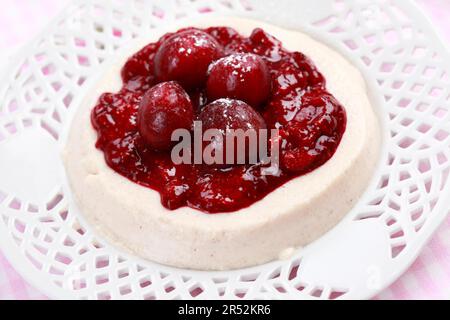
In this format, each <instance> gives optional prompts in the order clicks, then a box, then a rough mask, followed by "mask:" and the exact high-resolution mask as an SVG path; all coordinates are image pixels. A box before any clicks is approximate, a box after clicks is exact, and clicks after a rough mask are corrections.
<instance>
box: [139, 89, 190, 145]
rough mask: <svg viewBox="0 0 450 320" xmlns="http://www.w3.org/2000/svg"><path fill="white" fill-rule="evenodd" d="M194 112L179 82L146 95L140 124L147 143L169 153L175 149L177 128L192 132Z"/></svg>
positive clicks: (141, 106)
mask: <svg viewBox="0 0 450 320" xmlns="http://www.w3.org/2000/svg"><path fill="white" fill-rule="evenodd" d="M193 119H194V110H193V106H192V103H191V100H190V98H189V95H188V94H187V93H186V91H185V90H184V89H183V88H182V87H181V86H180V85H179V84H178V83H176V82H173V81H170V82H163V83H160V84H158V85H156V86H154V87H152V88H151V89H150V90H148V91H147V92H146V93H145V95H144V96H143V98H142V100H141V102H140V106H139V111H138V116H137V125H138V129H139V133H140V135H141V136H142V138H143V139H144V140H145V142H146V143H147V144H148V145H149V146H150V147H151V148H153V149H155V150H169V149H170V148H171V147H172V146H173V142H172V141H171V138H172V133H173V131H174V130H176V129H191V127H192V123H193Z"/></svg>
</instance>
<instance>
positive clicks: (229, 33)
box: [91, 27, 346, 213]
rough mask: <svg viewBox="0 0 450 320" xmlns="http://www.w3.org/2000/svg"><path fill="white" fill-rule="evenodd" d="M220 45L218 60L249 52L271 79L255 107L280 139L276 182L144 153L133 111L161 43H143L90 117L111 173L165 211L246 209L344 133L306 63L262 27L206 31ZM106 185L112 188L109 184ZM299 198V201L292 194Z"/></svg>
mask: <svg viewBox="0 0 450 320" xmlns="http://www.w3.org/2000/svg"><path fill="white" fill-rule="evenodd" d="M204 31H206V32H207V33H208V34H210V35H211V36H213V37H214V38H215V39H216V40H217V41H218V42H219V43H220V44H221V45H222V46H223V47H224V51H225V55H229V54H232V53H237V52H245V53H247V52H248V53H254V54H257V55H260V56H261V57H263V58H264V60H265V62H266V63H267V65H268V67H269V69H270V74H271V81H272V92H271V95H270V98H269V99H268V100H267V101H266V102H265V103H264V105H263V106H261V107H258V112H260V113H261V115H262V116H263V118H264V120H265V121H266V124H267V126H268V128H277V129H279V130H280V135H281V137H282V139H283V142H282V149H281V155H280V158H281V159H280V162H281V171H280V174H279V175H278V176H267V175H266V176H265V175H262V174H261V167H262V165H236V166H233V167H230V168H226V169H224V168H217V167H213V166H208V165H187V164H182V165H174V164H173V163H172V161H171V157H170V152H169V151H167V152H157V151H154V150H152V149H150V148H149V147H148V146H147V145H146V143H145V142H144V140H143V139H142V137H141V136H140V135H139V133H138V128H137V122H136V117H137V110H138V108H139V102H140V100H141V99H142V97H143V95H144V93H145V92H146V91H147V90H148V89H149V88H151V87H152V86H154V85H155V84H157V83H158V82H157V80H156V77H155V75H154V57H155V53H156V51H157V50H158V48H159V46H160V45H161V43H162V42H163V41H164V40H165V39H167V38H168V37H169V36H170V35H171V34H168V35H166V36H164V37H163V38H162V39H160V41H158V42H157V43H152V44H149V45H147V46H146V47H145V48H143V49H142V50H141V51H139V52H137V53H136V54H135V55H134V56H132V57H131V58H130V59H129V60H128V61H127V63H126V64H125V66H124V67H123V70H122V79H123V87H122V89H121V90H120V91H119V92H117V93H104V94H103V95H102V96H101V97H100V99H99V101H98V103H97V105H96V106H95V108H94V109H93V111H92V115H91V119H92V124H93V126H94V128H95V130H96V131H97V133H98V141H97V144H96V147H97V148H98V149H100V150H102V151H103V152H104V155H105V159H106V162H107V164H108V166H110V167H111V168H112V169H113V170H115V171H116V172H117V173H119V174H121V175H123V176H124V177H126V178H128V179H130V180H131V181H134V182H136V183H138V184H140V185H142V186H144V187H148V188H151V189H154V190H156V191H158V192H159V193H160V195H161V202H162V205H163V206H164V207H166V208H168V209H171V210H173V209H177V208H180V207H184V206H188V207H191V208H195V209H198V210H201V211H202V212H205V213H224V212H233V211H236V210H239V209H242V208H245V207H248V206H250V205H251V204H253V203H255V202H256V201H258V200H261V199H262V198H264V197H265V196H266V195H267V194H269V193H270V192H271V191H273V190H275V189H276V188H278V187H280V186H281V185H283V184H284V183H286V182H287V181H289V180H292V179H294V178H296V177H299V176H301V175H303V174H305V173H308V172H310V171H312V170H314V169H316V168H318V167H319V166H321V165H322V164H324V163H325V162H326V161H327V160H329V159H330V158H331V157H332V156H333V154H334V153H335V151H336V149H337V147H338V145H339V143H340V141H341V138H342V136H343V134H344V132H345V128H346V113H345V110H344V108H343V106H342V105H341V104H340V103H339V102H338V101H337V100H336V99H335V98H334V97H333V96H332V95H331V94H330V93H329V92H327V90H326V82H325V79H324V77H323V76H322V75H321V73H320V72H319V71H318V70H317V68H316V67H315V65H314V64H313V62H312V61H311V60H310V59H308V58H307V57H306V56H305V55H303V54H302V53H299V52H289V51H287V50H285V49H284V48H283V46H282V43H281V42H280V41H278V40H277V39H275V38H273V37H272V36H270V35H268V34H267V33H265V32H264V31H263V30H261V29H256V30H255V31H254V32H253V34H252V35H251V36H250V37H243V36H241V35H239V34H238V33H237V32H236V31H235V30H233V29H231V28H226V27H213V28H208V29H205V30H204ZM189 95H190V97H191V100H192V102H193V103H194V106H195V108H196V113H198V112H199V111H200V110H201V109H202V107H204V106H205V105H206V104H207V103H209V102H211V101H207V98H206V96H207V94H206V90H205V88H204V87H200V88H195V89H190V92H189ZM112 187H113V186H112ZM299 196H301V195H299Z"/></svg>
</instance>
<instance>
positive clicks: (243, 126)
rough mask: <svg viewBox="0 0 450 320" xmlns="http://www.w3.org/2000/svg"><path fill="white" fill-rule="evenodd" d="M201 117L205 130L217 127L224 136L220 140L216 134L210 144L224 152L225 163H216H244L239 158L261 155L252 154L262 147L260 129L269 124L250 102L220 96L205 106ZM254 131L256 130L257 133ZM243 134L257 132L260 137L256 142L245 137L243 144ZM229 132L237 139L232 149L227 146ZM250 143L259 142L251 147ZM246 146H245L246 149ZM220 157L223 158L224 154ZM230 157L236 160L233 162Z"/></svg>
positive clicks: (252, 157) (223, 161)
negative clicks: (240, 142)
mask: <svg viewBox="0 0 450 320" xmlns="http://www.w3.org/2000/svg"><path fill="white" fill-rule="evenodd" d="M199 120H200V121H201V122H202V128H203V132H204V134H205V133H206V132H207V130H210V129H215V130H217V133H220V134H221V137H222V139H218V140H217V139H215V137H213V141H211V144H210V146H214V148H213V149H214V153H217V152H220V153H221V154H222V155H223V158H222V161H221V162H222V163H216V164H219V165H224V164H227V165H228V164H240V163H238V162H243V163H249V162H250V160H252V159H254V160H256V161H257V160H258V155H257V154H250V152H251V151H256V152H257V151H258V147H259V144H258V142H259V133H260V130H263V129H266V128H267V126H266V123H265V121H264V118H263V117H262V116H261V115H260V114H259V113H258V112H257V111H255V110H254V109H253V108H252V107H251V106H249V105H248V104H247V103H245V102H243V101H240V100H234V99H219V100H216V101H214V102H212V103H210V104H208V105H207V106H206V107H204V108H203V109H202V111H201V112H200V114H199ZM239 129H240V130H242V131H241V132H240V133H237V131H236V130H239ZM232 130H234V132H233V131H232ZM250 131H254V133H252V132H250ZM239 134H243V136H242V137H244V138H245V139H246V135H247V134H251V135H252V134H254V135H255V137H256V140H254V141H252V142H250V141H251V140H250V139H248V140H243V141H244V144H243V145H239V144H238V140H239V139H237V138H236V137H238V136H239ZM232 135H234V137H233V136H232ZM227 136H231V138H234V139H235V140H234V148H233V149H231V150H227V141H228V139H227ZM204 138H205V137H204ZM241 141H242V140H241ZM250 143H256V144H257V145H256V146H254V147H255V148H250ZM244 148H245V150H243V149H244ZM227 153H228V155H227ZM230 153H231V154H230ZM238 153H240V154H242V156H241V157H239V154H238ZM227 156H228V157H227ZM239 159H240V160H239ZM218 160H219V161H220V157H219V158H218ZM230 160H232V162H233V163H230ZM238 160H239V161H238ZM252 164H253V163H252ZM225 166H226V165H225Z"/></svg>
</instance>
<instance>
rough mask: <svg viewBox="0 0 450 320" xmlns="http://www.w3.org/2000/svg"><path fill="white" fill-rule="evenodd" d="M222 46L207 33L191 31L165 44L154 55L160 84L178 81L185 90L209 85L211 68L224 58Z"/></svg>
mask: <svg viewBox="0 0 450 320" xmlns="http://www.w3.org/2000/svg"><path fill="white" fill-rule="evenodd" d="M222 55H223V48H222V46H221V45H220V44H219V43H218V42H217V41H216V40H215V39H214V38H213V37H212V36H210V35H209V34H207V33H206V32H203V31H200V30H197V29H189V30H185V31H182V32H179V33H176V34H175V35H173V36H171V37H169V38H168V39H166V40H165V41H163V42H162V44H161V46H160V47H159V49H158V51H157V52H156V55H155V75H156V77H157V78H158V79H159V80H160V81H170V80H174V81H178V82H180V83H181V84H182V85H183V86H184V87H185V88H186V89H188V90H190V89H193V88H198V87H199V86H201V85H203V84H204V83H205V81H206V74H207V71H208V67H209V65H210V64H211V63H212V62H213V61H215V60H217V59H219V58H220V57H222Z"/></svg>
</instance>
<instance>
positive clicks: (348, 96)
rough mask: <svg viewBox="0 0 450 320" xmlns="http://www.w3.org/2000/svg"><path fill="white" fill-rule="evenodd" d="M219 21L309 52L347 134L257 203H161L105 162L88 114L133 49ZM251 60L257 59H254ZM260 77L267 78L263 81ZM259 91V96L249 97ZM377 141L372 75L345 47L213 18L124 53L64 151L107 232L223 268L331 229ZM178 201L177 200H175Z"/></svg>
mask: <svg viewBox="0 0 450 320" xmlns="http://www.w3.org/2000/svg"><path fill="white" fill-rule="evenodd" d="M216 25H225V26H229V27H231V28H234V29H235V30H237V31H238V32H239V34H241V35H243V36H245V37H249V36H250V35H251V34H252V32H253V30H254V29H257V28H261V29H262V30H264V31H265V32H267V33H268V34H271V35H272V36H274V37H275V38H276V39H278V40H279V41H280V43H282V45H283V48H285V49H287V50H289V51H290V52H301V53H303V54H305V55H306V56H307V57H309V58H310V59H311V60H312V62H313V63H314V65H315V66H316V67H317V70H318V71H319V72H320V74H322V75H323V77H324V79H326V90H327V92H329V93H330V95H332V99H336V101H339V104H341V105H342V106H344V108H345V115H346V125H345V132H343V130H342V133H343V135H342V137H340V138H339V139H340V143H339V141H338V142H337V143H336V144H335V149H330V152H329V153H328V155H329V157H328V158H326V159H324V160H323V161H319V162H317V163H315V166H311V167H307V166H306V167H301V169H302V170H303V168H306V169H305V170H304V171H303V172H301V174H299V175H298V176H296V177H294V178H292V179H286V180H284V181H281V180H274V183H271V184H268V186H267V188H266V189H265V190H266V191H265V192H263V193H259V194H257V195H255V196H254V198H251V200H252V201H247V202H246V201H241V202H237V201H236V202H234V204H233V205H230V206H218V205H212V206H211V205H210V203H212V202H213V201H212V200H213V199H211V202H208V201H206V202H205V201H203V202H200V201H199V202H195V201H194V200H196V199H195V198H193V199H194V200H190V201H187V202H186V203H188V204H191V203H194V205H186V203H181V205H180V204H179V203H178V202H176V201H175V202H173V201H172V202H167V203H165V202H163V204H164V205H163V204H162V203H161V196H160V193H161V192H160V190H153V189H152V188H147V187H145V185H144V184H139V183H135V182H136V181H135V179H133V177H135V175H132V176H127V175H125V174H124V173H123V172H121V171H120V170H119V169H118V168H116V167H114V162H111V161H110V162H108V161H105V154H106V160H108V155H107V151H108V150H107V149H103V150H100V149H101V147H102V146H101V144H99V141H98V139H99V136H98V132H97V131H96V129H98V125H96V122H95V120H96V119H95V112H93V113H92V114H94V117H93V118H94V120H93V123H94V126H95V127H96V128H95V129H94V127H93V126H92V124H91V119H90V117H91V112H92V109H93V107H94V106H96V105H98V104H97V103H98V101H99V98H100V100H101V97H102V94H103V93H105V92H119V91H120V90H121V88H122V85H123V84H122V79H121V69H122V67H123V66H124V65H125V63H126V62H127V61H130V60H129V57H130V56H131V55H133V54H134V53H135V52H137V51H138V50H140V49H141V48H143V47H144V46H146V45H147V44H149V43H156V42H157V41H158V39H160V38H161V37H162V36H163V35H165V34H166V33H167V32H173V31H176V30H179V29H180V28H182V27H197V28H207V27H211V26H216ZM261 41H263V39H262V40H261ZM208 49H211V48H208ZM213 49H214V48H212V49H211V50H213ZM163 51H164V50H163ZM169 51H170V50H169ZM216 58H219V54H218V57H216ZM225 59H226V58H225ZM161 60H162V61H163V62H164V59H162V58H161ZM225 62H226V61H225ZM254 63H255V64H257V63H259V62H258V61H256V60H255V62H254ZM219 67H220V60H219V62H218V67H217V68H218V69H220V68H219ZM214 68H215V66H213V67H211V68H210V72H211V74H212V73H214V72H215V70H214ZM160 69H161V70H163V71H161V74H162V73H163V72H165V71H164V70H168V67H166V65H165V64H164V63H161V68H160ZM125 70H126V68H125ZM181 71H183V70H181ZM219 71H220V70H219ZM167 72H168V71H167ZM167 72H166V73H167ZM170 72H171V73H172V75H171V78H169V79H165V80H173V79H172V77H178V75H179V74H180V73H177V72H175V71H173V70H170ZM124 77H126V74H125V75H124ZM258 77H260V78H262V77H263V76H261V75H258V76H257V77H256V78H255V79H258ZM219 79H220V77H219ZM262 80H263V79H262ZM199 81H204V79H201V78H199V77H198V75H196V77H193V78H192V79H190V80H189V83H187V84H184V83H183V85H184V86H185V87H186V86H188V85H190V84H191V83H197V82H199ZM208 82H209V81H208ZM253 82H254V83H257V81H253ZM263 83H264V81H261V85H262V84H263ZM217 84H218V85H217ZM208 87H211V88H212V89H211V92H212V94H211V95H212V96H214V98H218V97H219V96H220V94H221V92H223V91H224V90H226V89H227V88H222V87H220V81H215V82H214V81H211V83H208ZM152 90H153V89H152ZM227 90H228V89H227ZM234 92H237V94H240V95H242V94H245V93H246V92H245V90H244V91H243V90H241V91H239V90H237V89H236V90H234V91H233V90H230V92H229V94H233V93H234ZM244 98H247V99H248V100H250V102H251V103H252V104H256V103H258V104H259V103H260V102H261V101H262V99H266V97H265V96H261V97H256V98H257V99H256V98H255V95H251V96H248V97H244ZM252 98H255V100H254V101H251V99H252ZM330 99H331V98H330ZM311 101H314V99H311ZM336 104H338V103H337V102H336ZM267 110H270V109H269V108H267V109H266V111H262V114H263V116H264V117H265V119H266V122H269V121H268V119H269V120H270V119H272V117H270V116H267V115H265V114H264V112H267ZM108 119H109V118H108ZM130 120H131V119H130ZM133 121H134V120H133ZM133 121H131V122H133ZM113 122H114V121H113ZM379 138H380V132H379V126H378V122H377V119H376V116H375V115H374V112H373V110H372V107H371V104H370V102H369V99H368V97H367V93H366V86H365V82H364V80H363V78H362V76H361V75H360V73H359V72H358V71H357V70H356V69H355V68H354V67H353V66H352V65H350V64H349V62H347V61H346V60H345V59H344V58H343V57H342V56H340V55H339V54H338V53H336V52H334V51H333V50H331V49H330V48H328V47H327V46H325V45H323V44H321V43H319V42H317V41H315V40H313V39H311V38H310V37H308V36H306V35H304V34H302V33H300V32H297V31H290V30H285V29H281V28H278V27H275V26H272V25H268V24H265V23H261V22H257V21H251V20H244V19H237V18H228V17H227V18H223V19H220V18H217V17H216V18H214V19H203V20H200V21H197V22H196V23H190V25H189V26H186V25H178V26H172V27H171V28H168V29H166V30H160V32H155V33H154V34H153V35H152V36H151V37H149V38H148V39H142V40H141V41H140V42H139V43H138V44H136V46H135V47H133V48H131V49H130V50H129V51H128V52H124V54H123V55H122V56H121V57H119V58H118V59H117V61H116V62H115V64H114V65H113V66H112V67H111V68H110V70H108V72H107V73H105V75H104V76H103V77H102V79H101V80H100V81H99V82H98V84H97V86H95V87H94V88H93V89H92V91H91V92H90V94H89V95H88V97H87V98H86V99H85V100H84V101H83V103H82V105H81V106H80V109H79V110H78V111H77V114H76V116H75V119H74V122H73V125H72V128H71V132H70V134H69V139H68V143H67V147H66V150H65V153H64V155H65V164H66V170H67V173H68V176H69V180H70V182H71V187H72V190H73V192H74V194H75V197H76V200H77V204H78V206H79V208H80V209H81V211H82V213H83V214H84V216H85V217H86V218H87V219H88V221H89V222H90V223H91V224H92V225H94V226H95V227H96V228H97V229H98V230H99V232H100V233H101V234H103V235H105V236H106V237H107V238H109V239H110V240H111V241H113V242H114V243H115V244H117V245H119V246H121V247H123V248H125V249H127V250H129V251H131V252H133V253H135V254H137V255H139V256H141V257H143V258H146V259H149V260H152V261H156V262H159V263H163V264H168V265H172V266H176V267H182V268H192V269H202V270H225V269H234V268H241V267H247V266H252V265H256V264H260V263H264V262H267V261H271V260H274V259H277V258H279V257H282V256H284V253H285V252H291V251H293V250H291V249H292V248H296V247H301V246H304V245H306V244H308V243H310V242H311V241H313V240H315V239H317V238H318V237H320V236H321V235H323V234H324V233H325V232H326V231H328V230H329V229H330V228H332V227H333V226H334V225H335V224H336V223H337V222H339V220H340V219H341V218H342V217H343V216H344V215H345V214H346V213H347V212H348V211H349V210H350V209H351V208H352V206H353V203H354V202H355V201H356V200H357V199H358V198H359V197H360V195H361V194H362V193H363V191H364V190H365V188H366V186H367V184H368V181H369V180H370V178H371V175H372V172H373V169H374V167H375V164H376V162H377V159H378V153H379ZM96 144H97V146H100V149H97V148H96ZM105 150H106V151H105ZM291 158H292V157H291ZM294 159H295V157H294ZM110 160H111V158H110ZM108 164H109V165H108ZM284 166H286V167H287V168H289V169H292V170H295V169H297V168H299V165H298V163H297V162H292V161H291V162H287V164H284ZM122 167H123V166H122ZM118 171H119V172H118ZM119 173H120V174H119ZM196 174H198V173H196ZM224 181H228V180H224ZM137 182H139V181H137ZM221 183H222V184H225V183H224V182H221ZM232 183H233V181H230V182H229V184H232ZM155 189H156V188H155ZM199 194H202V193H201V192H200V193H199ZM161 195H163V194H162V193H161ZM247 198H249V197H247ZM247 198H246V199H247ZM172 203H177V205H176V206H175V207H171V204H172ZM209 213H214V214H209Z"/></svg>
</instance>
